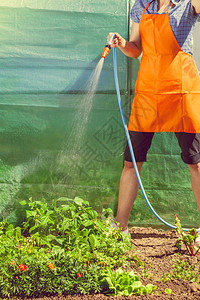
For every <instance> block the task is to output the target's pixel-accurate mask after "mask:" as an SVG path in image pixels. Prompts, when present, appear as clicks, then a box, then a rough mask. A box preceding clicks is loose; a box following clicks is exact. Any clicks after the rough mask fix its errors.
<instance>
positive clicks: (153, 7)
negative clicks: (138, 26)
mask: <svg viewBox="0 0 200 300" xmlns="http://www.w3.org/2000/svg"><path fill="white" fill-rule="evenodd" d="M149 2H150V0H136V1H135V3H134V5H133V7H132V9H131V13H130V16H131V19H132V21H133V22H135V23H139V22H140V19H141V16H142V13H143V11H144V9H145V7H146V6H147V4H148V3H149ZM171 3H173V4H174V5H173V6H172V7H171V8H170V10H169V21H170V25H171V29H172V31H173V33H174V36H175V38H176V40H177V42H178V44H179V46H180V47H181V49H182V50H183V51H184V52H186V53H188V54H191V55H192V54H193V30H194V26H195V23H196V21H197V19H198V14H196V13H195V10H194V8H193V6H192V3H191V0H176V1H175V0H171V1H170V3H169V6H170V5H171ZM145 13H148V14H157V13H158V12H157V1H156V0H154V1H153V2H152V3H151V4H150V5H149V7H148V9H147V10H146V12H145ZM164 13H166V12H164Z"/></svg>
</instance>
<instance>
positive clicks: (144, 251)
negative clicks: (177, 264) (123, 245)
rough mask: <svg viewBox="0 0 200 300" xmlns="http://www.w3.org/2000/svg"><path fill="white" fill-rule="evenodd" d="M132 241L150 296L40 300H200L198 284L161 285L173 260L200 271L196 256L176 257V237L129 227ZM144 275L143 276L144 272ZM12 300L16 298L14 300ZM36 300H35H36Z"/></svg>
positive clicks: (183, 254) (175, 282)
mask: <svg viewBox="0 0 200 300" xmlns="http://www.w3.org/2000/svg"><path fill="white" fill-rule="evenodd" d="M129 232H130V234H131V239H132V245H133V251H134V252H135V253H138V257H139V259H141V260H142V261H143V262H144V263H145V265H146V269H145V270H144V269H143V271H142V272H143V274H142V272H141V275H142V277H141V276H140V278H141V281H142V283H143V284H144V285H146V284H148V283H152V284H154V285H156V286H157V289H156V290H155V291H154V293H153V294H151V295H144V296H129V297H121V296H120V297H119V296H118V297H112V296H105V295H102V294H96V295H84V296H81V295H80V296H79V295H75V296H65V297H64V296H59V297H55V296H53V297H44V298H42V299H41V300H122V299H131V300H133V299H138V300H139V299H147V300H149V299H160V300H162V299H174V300H185V299H189V300H191V299H198V300H199V299H200V284H197V283H196V282H190V281H188V280H184V279H177V278H174V279H170V280H166V281H162V280H161V279H162V276H163V274H170V273H172V265H173V263H174V260H179V261H180V260H181V261H184V262H188V263H189V264H190V265H192V266H195V268H196V271H197V272H198V269H199V267H200V256H193V257H191V256H189V255H188V254H187V251H186V249H184V248H183V249H181V255H180V254H178V249H177V247H176V241H177V233H176V231H175V230H171V231H160V230H156V229H152V228H144V227H132V228H131V229H129ZM144 271H145V272H144ZM166 288H168V289H171V294H166V292H165V289H166ZM15 300H16V298H15ZM37 300H39V298H38V299H37Z"/></svg>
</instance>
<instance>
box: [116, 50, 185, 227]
mask: <svg viewBox="0 0 200 300" xmlns="http://www.w3.org/2000/svg"><path fill="white" fill-rule="evenodd" d="M113 64H114V78H115V87H116V92H117V100H118V104H119V109H120V114H121V118H122V122H123V125H124V130H125V133H126V138H127V142H128V145H129V149H130V153H131V158H132V162H133V166H134V169H135V173H136V176H137V180H138V183H139V186H140V189H141V191H142V194H143V196H144V199H145V201H146V203H147V205H148V207H149V208H150V210H151V211H152V213H153V214H154V215H155V216H156V218H157V219H158V220H159V221H161V222H162V223H163V224H165V225H167V226H168V227H171V228H173V229H176V228H177V227H176V226H174V225H171V224H169V223H168V222H166V221H165V220H163V219H162V218H161V217H160V216H159V215H158V214H157V213H156V211H155V210H154V209H153V207H152V205H151V203H150V202H149V200H148V198H147V195H146V193H145V190H144V187H143V184H142V181H141V178H140V175H139V172H138V168H137V164H136V161H135V155H134V152H133V147H132V144H131V139H130V135H129V131H128V127H127V124H126V121H125V117H124V112H123V108H122V102H121V96H120V89H119V82H118V74H117V57H116V48H113ZM183 230H184V231H188V230H189V229H188V228H183Z"/></svg>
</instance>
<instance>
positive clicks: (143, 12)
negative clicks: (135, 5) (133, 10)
mask: <svg viewBox="0 0 200 300" xmlns="http://www.w3.org/2000/svg"><path fill="white" fill-rule="evenodd" d="M153 1H154V0H152V1H151V2H149V3H148V4H147V6H146V7H145V9H144V10H143V13H142V16H143V15H144V13H145V11H146V10H147V8H148V7H149V5H150V4H151V3H152V2H153Z"/></svg>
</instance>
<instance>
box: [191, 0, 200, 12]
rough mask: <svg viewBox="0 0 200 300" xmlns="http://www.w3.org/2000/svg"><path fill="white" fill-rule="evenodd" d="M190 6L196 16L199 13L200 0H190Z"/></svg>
mask: <svg viewBox="0 0 200 300" xmlns="http://www.w3.org/2000/svg"><path fill="white" fill-rule="evenodd" d="M192 6H193V7H194V9H195V12H196V13H197V14H199V13H200V0H192Z"/></svg>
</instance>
